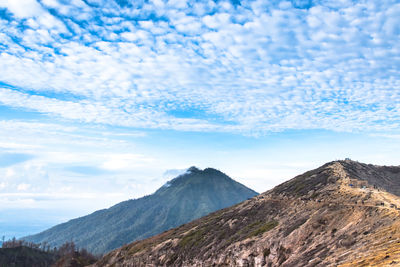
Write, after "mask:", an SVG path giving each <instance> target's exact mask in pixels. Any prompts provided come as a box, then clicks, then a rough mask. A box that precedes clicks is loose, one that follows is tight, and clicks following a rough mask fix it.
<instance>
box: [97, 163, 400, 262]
mask: <svg viewBox="0 0 400 267" xmlns="http://www.w3.org/2000/svg"><path fill="white" fill-rule="evenodd" d="M399 188H400V167H387V166H376V165H370V164H362V163H359V162H355V161H351V160H344V161H334V162H330V163H327V164H325V165H323V166H322V167H320V168H318V169H315V170H311V171H308V172H306V173H304V174H302V175H299V176H297V177H295V178H293V179H291V180H289V181H287V182H285V183H283V184H280V185H278V186H277V187H275V188H273V189H272V190H269V191H267V192H265V193H263V194H260V195H258V196H256V197H254V198H252V199H250V200H246V201H244V202H242V203H240V204H238V205H235V206H232V207H229V208H226V209H223V210H219V211H217V212H214V213H212V214H209V215H207V216H205V217H203V218H200V219H198V220H195V221H193V222H190V223H188V224H185V225H182V226H180V227H178V228H175V229H172V230H169V231H167V232H164V233H162V234H160V235H157V236H154V237H152V238H149V239H146V240H142V241H136V242H133V243H131V244H129V245H126V246H123V247H121V248H119V249H117V250H114V251H112V252H110V253H109V254H107V255H106V256H104V257H103V258H102V259H101V260H100V261H98V262H97V263H96V266H286V267H289V266H304V267H311V266H342V267H345V266H347V267H351V266H400V230H399V229H400V216H399V215H400V197H399V196H400V190H399Z"/></svg>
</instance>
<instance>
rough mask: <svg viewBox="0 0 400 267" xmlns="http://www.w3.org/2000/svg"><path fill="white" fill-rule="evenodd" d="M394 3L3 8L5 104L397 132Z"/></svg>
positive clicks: (95, 1) (131, 122)
mask: <svg viewBox="0 0 400 267" xmlns="http://www.w3.org/2000/svg"><path fill="white" fill-rule="evenodd" d="M399 17H400V3H398V1H390V0H385V1H372V0H369V1H346V0H342V1H328V0H326V1H323V0H321V1H292V2H288V1H270V3H267V1H240V3H239V1H237V3H232V2H227V1H217V2H214V1H196V2H192V1H179V0H171V1H162V0H154V1H122V0H120V1H101V0H86V1H81V0H74V1H68V2H65V1H57V0H41V1H36V0H29V1H26V0H24V1H22V0H15V1H5V0H0V18H1V19H0V82H1V83H0V104H2V105H5V106H8V107H12V108H23V109H26V110H32V111H37V112H41V113H44V114H48V115H49V116H55V117H61V118H65V119H71V120H77V121H80V122H88V123H100V124H109V125H118V126H127V127H135V128H136V127H137V128H152V129H175V130H185V131H186V130H194V131H225V132H234V133H244V134H263V133H267V132H269V131H280V130H286V129H329V130H335V131H387V130H399V129H400V124H399V123H400V120H399V118H400V102H399V101H398V100H399V99H400V24H399V23H398V18H399Z"/></svg>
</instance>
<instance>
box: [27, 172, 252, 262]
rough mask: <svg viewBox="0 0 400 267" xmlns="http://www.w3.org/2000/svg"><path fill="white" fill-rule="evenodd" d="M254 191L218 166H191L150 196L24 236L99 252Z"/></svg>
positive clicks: (153, 233) (194, 217)
mask: <svg viewBox="0 0 400 267" xmlns="http://www.w3.org/2000/svg"><path fill="white" fill-rule="evenodd" d="M255 195H257V193H256V192H254V191H253V190H251V189H249V188H247V187H245V186H244V185H242V184H240V183H237V182H235V181H234V180H232V179H231V178H229V177H228V176H227V175H225V174H224V173H222V172H220V171H218V170H215V169H212V168H207V169H204V170H199V169H197V168H195V167H192V168H190V169H189V170H188V172H187V173H185V174H183V175H180V176H178V177H177V178H175V179H173V180H171V181H170V182H168V183H167V184H166V185H164V186H163V187H161V188H160V189H158V190H157V191H156V192H155V193H154V194H152V195H150V196H146V197H143V198H140V199H135V200H128V201H124V202H121V203H119V204H117V205H115V206H113V207H111V208H109V209H105V210H100V211H96V212H94V213H93V214H90V215H88V216H84V217H81V218H78V219H74V220H71V221H69V222H67V223H63V224H60V225H57V226H55V227H53V228H51V229H49V230H46V231H44V232H42V233H39V234H37V235H33V236H29V237H26V238H25V239H26V240H28V241H33V242H35V243H42V242H47V243H49V244H50V245H51V246H59V245H61V244H63V243H64V242H66V241H70V240H72V241H74V242H75V243H76V244H77V246H78V247H83V248H86V249H88V250H89V251H91V252H93V253H96V254H97V253H104V252H107V251H110V250H112V249H115V248H118V247H120V246H122V245H124V244H127V243H130V242H132V241H134V240H140V239H144V238H147V237H150V236H153V235H156V234H159V233H161V232H163V231H165V230H168V229H171V228H174V227H176V226H179V225H182V224H184V223H187V222H190V221H192V220H194V219H197V218H200V217H202V216H204V215H207V214H208V213H210V212H213V211H216V210H219V209H222V208H225V207H229V206H232V205H234V204H236V203H239V202H242V201H243V200H246V199H248V198H251V197H253V196H255Z"/></svg>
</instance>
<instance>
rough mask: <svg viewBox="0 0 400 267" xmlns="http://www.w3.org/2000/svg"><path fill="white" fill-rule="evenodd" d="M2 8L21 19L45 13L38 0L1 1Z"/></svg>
mask: <svg viewBox="0 0 400 267" xmlns="http://www.w3.org/2000/svg"><path fill="white" fill-rule="evenodd" d="M0 7H4V8H7V9H8V10H9V11H10V12H12V13H13V14H14V15H15V16H17V17H19V18H28V17H34V16H40V15H41V14H43V12H44V10H43V8H42V7H41V6H40V4H39V3H38V2H37V1H36V0H12V1H9V0H0Z"/></svg>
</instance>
